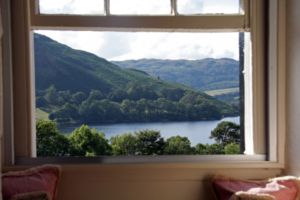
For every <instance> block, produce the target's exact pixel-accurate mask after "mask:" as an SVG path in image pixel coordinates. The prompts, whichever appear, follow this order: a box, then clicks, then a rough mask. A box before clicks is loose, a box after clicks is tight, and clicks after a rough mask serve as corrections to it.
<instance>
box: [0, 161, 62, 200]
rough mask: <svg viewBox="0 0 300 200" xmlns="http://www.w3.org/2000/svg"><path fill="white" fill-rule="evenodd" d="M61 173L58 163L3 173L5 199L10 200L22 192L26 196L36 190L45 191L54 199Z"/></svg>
mask: <svg viewBox="0 0 300 200" xmlns="http://www.w3.org/2000/svg"><path fill="white" fill-rule="evenodd" d="M60 173H61V169H60V167H59V166H56V165H44V166H40V167H35V168H31V169H28V170H25V171H17V172H8V173H4V174H2V195H3V199H4V200H9V199H10V198H12V197H13V196H14V195H21V194H24V195H25V197H26V195H32V194H34V192H39V191H44V192H45V193H47V194H48V196H49V197H50V199H51V200H52V199H54V198H55V195H56V187H57V184H58V180H59V177H60ZM38 194H41V193H38ZM17 197H18V196H17Z"/></svg>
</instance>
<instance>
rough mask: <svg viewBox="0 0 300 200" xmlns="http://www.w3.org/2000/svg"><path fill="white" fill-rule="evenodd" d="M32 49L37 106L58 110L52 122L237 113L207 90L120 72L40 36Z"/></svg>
mask: <svg viewBox="0 0 300 200" xmlns="http://www.w3.org/2000/svg"><path fill="white" fill-rule="evenodd" d="M34 47H35V78H36V80H35V81H36V95H37V99H36V100H37V101H36V104H37V108H40V110H43V109H44V108H46V107H47V108H48V107H49V106H50V107H55V108H56V109H54V110H52V111H50V112H49V111H47V113H51V112H52V113H51V114H50V115H49V119H50V120H57V121H70V120H79V121H83V120H87V119H88V120H89V121H92V120H94V122H95V123H96V122H98V121H101V122H102V121H103V122H107V121H109V122H116V121H164V120H172V121H176V120H207V119H216V118H221V116H229V115H237V114H238V111H237V110H236V109H234V108H232V107H230V106H228V105H227V104H226V103H224V102H221V101H219V100H217V99H215V98H214V97H212V96H209V95H207V94H205V93H204V92H201V91H199V90H196V89H194V88H191V87H189V86H185V85H182V84H178V83H174V82H170V81H165V80H162V79H160V78H158V77H156V76H155V77H154V76H151V75H149V74H148V73H146V72H145V71H143V70H140V69H132V68H121V67H119V66H117V65H115V64H113V63H111V62H109V61H107V60H105V59H103V58H100V57H98V56H96V55H94V54H91V53H88V52H85V51H81V50H75V49H72V48H70V47H68V46H66V45H63V44H60V43H58V42H56V41H54V40H52V39H50V38H48V37H46V36H43V35H40V34H35V35H34ZM44 110H45V109H44ZM40 115H42V116H44V115H45V113H41V112H40ZM89 121H87V122H89Z"/></svg>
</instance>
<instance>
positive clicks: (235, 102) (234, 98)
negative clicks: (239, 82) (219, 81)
mask: <svg viewBox="0 0 300 200" xmlns="http://www.w3.org/2000/svg"><path fill="white" fill-rule="evenodd" d="M214 97H215V98H216V99H218V100H220V101H223V102H225V103H227V104H228V105H230V107H232V108H234V109H236V110H240V92H230V93H225V94H219V95H214Z"/></svg>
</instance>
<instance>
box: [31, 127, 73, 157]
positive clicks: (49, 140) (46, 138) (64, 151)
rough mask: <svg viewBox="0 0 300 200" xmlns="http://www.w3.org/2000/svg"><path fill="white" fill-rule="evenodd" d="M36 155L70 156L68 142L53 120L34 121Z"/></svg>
mask: <svg viewBox="0 0 300 200" xmlns="http://www.w3.org/2000/svg"><path fill="white" fill-rule="evenodd" d="M36 145H37V156H40V157H46V156H49V157H50V156H70V142H69V140H68V138H67V136H65V135H63V134H61V133H60V132H59V131H58V130H57V128H56V123H55V122H41V121H37V122H36Z"/></svg>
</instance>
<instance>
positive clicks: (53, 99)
mask: <svg viewBox="0 0 300 200" xmlns="http://www.w3.org/2000/svg"><path fill="white" fill-rule="evenodd" d="M45 92H46V94H45V96H44V97H45V99H46V100H47V101H48V102H49V103H51V104H56V103H57V101H58V95H57V92H56V88H55V87H54V85H51V86H50V87H49V88H48V89H46V90H45Z"/></svg>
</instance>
